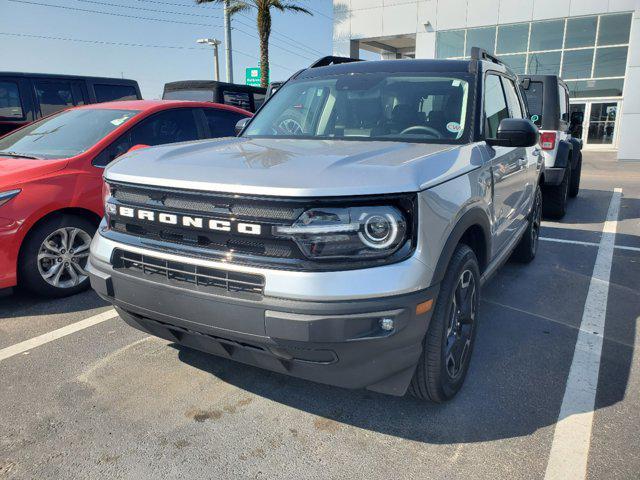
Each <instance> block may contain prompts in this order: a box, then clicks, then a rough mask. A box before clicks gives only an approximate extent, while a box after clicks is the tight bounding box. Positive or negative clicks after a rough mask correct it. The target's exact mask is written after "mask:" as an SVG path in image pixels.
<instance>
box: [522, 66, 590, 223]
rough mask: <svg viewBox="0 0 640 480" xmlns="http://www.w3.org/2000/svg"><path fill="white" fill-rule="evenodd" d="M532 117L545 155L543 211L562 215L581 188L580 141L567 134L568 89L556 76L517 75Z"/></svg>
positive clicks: (568, 120) (545, 213)
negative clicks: (538, 131) (537, 128)
mask: <svg viewBox="0 0 640 480" xmlns="http://www.w3.org/2000/svg"><path fill="white" fill-rule="evenodd" d="M520 80H521V85H522V88H523V90H524V96H525V100H526V101H527V104H528V107H529V114H530V115H531V120H532V121H533V123H535V124H536V126H537V127H539V128H540V147H541V149H542V156H543V158H544V165H545V166H544V175H543V176H544V178H543V181H542V199H543V201H542V210H543V211H542V213H543V214H544V215H545V216H548V217H551V218H562V217H564V215H565V214H566V212H567V201H568V199H569V197H576V196H577V195H578V192H579V190H580V175H581V172H582V151H581V150H582V142H581V141H580V140H578V139H576V138H573V137H572V136H571V133H570V130H571V129H570V127H571V121H570V119H569V88H568V87H567V84H566V83H564V82H563V81H562V80H561V79H560V78H558V76H557V75H523V76H520Z"/></svg>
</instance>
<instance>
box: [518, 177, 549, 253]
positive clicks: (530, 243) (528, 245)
mask: <svg viewBox="0 0 640 480" xmlns="http://www.w3.org/2000/svg"><path fill="white" fill-rule="evenodd" d="M541 220H542V192H541V191H540V187H538V188H536V196H535V198H534V200H533V207H532V208H531V213H530V214H529V224H528V225H527V229H526V230H525V232H524V234H523V235H522V238H521V239H520V242H519V243H518V246H517V247H516V249H515V250H514V251H513V256H512V258H513V259H514V260H516V261H518V262H521V263H529V262H530V261H531V260H533V259H534V258H535V257H536V252H537V251H538V237H539V236H540V223H541Z"/></svg>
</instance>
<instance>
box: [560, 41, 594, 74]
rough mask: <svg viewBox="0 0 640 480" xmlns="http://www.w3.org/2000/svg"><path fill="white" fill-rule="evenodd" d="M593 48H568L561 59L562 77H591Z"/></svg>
mask: <svg viewBox="0 0 640 480" xmlns="http://www.w3.org/2000/svg"><path fill="white" fill-rule="evenodd" d="M592 64H593V48H588V49H586V50H568V51H566V52H564V59H563V61H562V75H561V76H562V78H591V66H592Z"/></svg>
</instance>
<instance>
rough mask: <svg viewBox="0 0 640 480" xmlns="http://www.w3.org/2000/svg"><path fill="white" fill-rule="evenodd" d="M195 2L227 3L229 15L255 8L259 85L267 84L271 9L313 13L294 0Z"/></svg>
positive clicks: (199, 0)
mask: <svg viewBox="0 0 640 480" xmlns="http://www.w3.org/2000/svg"><path fill="white" fill-rule="evenodd" d="M196 3H197V4H203V3H218V4H221V5H224V4H226V5H227V11H228V13H229V15H230V16H233V15H234V14H236V13H239V12H244V11H248V10H251V9H252V8H255V9H256V11H257V15H256V19H257V26H258V37H259V38H260V85H261V86H262V87H265V88H266V87H268V86H269V36H270V35H271V9H272V8H275V9H276V10H279V11H280V12H286V11H290V12H296V13H306V14H307V15H313V14H312V13H311V12H310V11H309V10H307V9H306V8H304V7H302V6H300V5H298V3H300V2H297V1H295V0H196Z"/></svg>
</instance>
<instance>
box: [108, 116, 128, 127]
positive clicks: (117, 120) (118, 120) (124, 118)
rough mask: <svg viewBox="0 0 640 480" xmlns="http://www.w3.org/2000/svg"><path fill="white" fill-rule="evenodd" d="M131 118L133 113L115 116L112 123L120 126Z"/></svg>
mask: <svg viewBox="0 0 640 480" xmlns="http://www.w3.org/2000/svg"><path fill="white" fill-rule="evenodd" d="M130 118H131V115H123V116H121V117H120V118H114V119H113V120H111V125H115V126H116V127H119V126H120V125H122V124H123V123H124V122H126V121H127V120H129V119H130Z"/></svg>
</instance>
